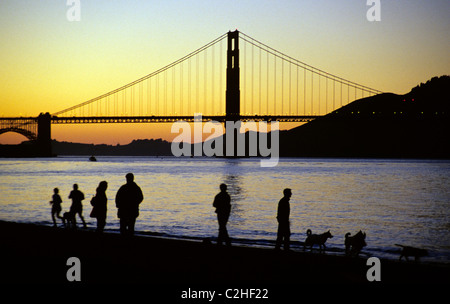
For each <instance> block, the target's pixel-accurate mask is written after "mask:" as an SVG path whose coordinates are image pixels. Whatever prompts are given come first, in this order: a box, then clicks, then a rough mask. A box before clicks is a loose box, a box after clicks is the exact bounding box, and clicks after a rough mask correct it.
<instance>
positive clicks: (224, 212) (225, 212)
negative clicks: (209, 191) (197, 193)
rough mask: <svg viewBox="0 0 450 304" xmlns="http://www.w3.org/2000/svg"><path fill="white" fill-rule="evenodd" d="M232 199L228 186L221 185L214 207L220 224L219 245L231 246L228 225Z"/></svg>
mask: <svg viewBox="0 0 450 304" xmlns="http://www.w3.org/2000/svg"><path fill="white" fill-rule="evenodd" d="M230 202H231V198H230V195H229V194H228V192H227V185H225V184H221V185H220V192H219V193H218V194H217V195H216V196H215V198H214V202H213V207H215V208H216V213H217V221H218V222H219V236H218V237H217V245H219V246H220V245H222V242H225V244H226V245H227V246H231V242H230V237H229V236H228V231H227V223H228V218H229V217H230V212H231V203H230Z"/></svg>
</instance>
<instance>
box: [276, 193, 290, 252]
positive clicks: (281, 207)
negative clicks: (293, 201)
mask: <svg viewBox="0 0 450 304" xmlns="http://www.w3.org/2000/svg"><path fill="white" fill-rule="evenodd" d="M283 195H284V196H283V197H282V198H281V200H280V202H279V203H278V211H277V221H278V233H277V240H276V242H275V249H276V250H279V249H280V247H281V244H282V243H283V244H284V250H289V243H290V237H291V228H290V224H289V216H290V213H291V207H290V205H289V200H290V198H291V196H292V190H291V189H289V188H286V189H284V190H283Z"/></svg>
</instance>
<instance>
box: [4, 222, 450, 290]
mask: <svg viewBox="0 0 450 304" xmlns="http://www.w3.org/2000/svg"><path fill="white" fill-rule="evenodd" d="M0 231H1V232H0V244H1V261H2V262H1V263H2V265H1V269H2V282H3V283H32V284H34V283H44V284H45V283H51V284H55V283H56V284H67V283H71V282H68V281H67V279H66V273H67V271H68V269H69V268H70V266H67V265H66V264H67V259H68V258H69V257H78V258H79V259H80V262H81V283H133V284H135V283H140V284H148V285H150V284H151V285H154V286H166V287H167V286H169V285H170V286H172V287H173V288H175V287H177V288H178V287H185V288H186V289H187V288H188V287H193V286H198V285H203V286H205V285H214V286H223V287H226V288H233V286H240V285H244V286H247V285H248V286H253V287H254V288H257V287H255V286H259V287H258V288H264V286H281V285H290V286H292V285H301V284H305V283H330V284H336V283H338V284H339V283H342V284H349V283H352V284H353V283H357V284H376V283H375V282H368V281H367V278H366V273H367V271H368V269H369V268H370V267H371V266H367V265H366V262H367V260H366V259H365V258H349V257H345V256H337V255H327V254H318V253H309V252H296V251H292V252H283V251H279V252H276V251H275V250H273V249H262V248H249V247H241V246H234V247H230V248H228V247H220V248H219V247H217V246H216V245H215V244H214V245H207V244H204V243H202V242H194V241H188V240H174V239H166V238H159V237H153V236H135V237H133V238H132V239H127V238H123V237H121V236H120V235H119V234H116V233H104V234H101V235H99V234H97V233H95V232H93V231H85V230H82V229H79V230H77V231H73V230H67V229H63V228H52V227H48V226H39V225H35V224H18V223H12V222H4V221H0ZM381 283H382V284H383V283H417V284H449V283H450V265H447V264H444V265H441V264H420V263H414V262H409V263H407V262H398V261H392V260H384V259H381ZM72 284H73V283H72ZM266 288H268V287H266Z"/></svg>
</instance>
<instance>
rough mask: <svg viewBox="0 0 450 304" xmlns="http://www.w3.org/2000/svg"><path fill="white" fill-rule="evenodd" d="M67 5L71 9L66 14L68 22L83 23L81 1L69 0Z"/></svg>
mask: <svg viewBox="0 0 450 304" xmlns="http://www.w3.org/2000/svg"><path fill="white" fill-rule="evenodd" d="M66 5H67V6H68V7H69V8H68V9H67V12H66V17H67V20H68V21H70V22H72V21H81V2H80V0H67V2H66Z"/></svg>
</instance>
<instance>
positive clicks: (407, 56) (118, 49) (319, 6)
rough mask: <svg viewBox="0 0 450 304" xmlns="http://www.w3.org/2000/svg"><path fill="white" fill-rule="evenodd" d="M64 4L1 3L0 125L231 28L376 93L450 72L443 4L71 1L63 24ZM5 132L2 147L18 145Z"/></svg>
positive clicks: (124, 136) (150, 133)
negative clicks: (371, 16) (372, 9)
mask: <svg viewBox="0 0 450 304" xmlns="http://www.w3.org/2000/svg"><path fill="white" fill-rule="evenodd" d="M68 9H69V7H68V6H67V5H66V1H62V0H58V1H57V0H42V1H35V0H28V1H24V0H2V1H1V2H0V41H1V44H0V58H1V65H0V116H37V115H38V114H39V113H40V112H50V113H52V112H56V111H58V110H62V109H65V108H67V107H70V106H72V105H75V104H78V103H81V102H83V101H86V100H89V99H91V98H93V97H96V96H98V95H101V94H103V93H105V92H108V91H111V90H113V89H115V88H118V87H120V86H122V85H124V84H126V83H129V82H131V81H133V80H135V79H138V78H140V77H142V76H144V75H146V74H149V73H151V72H152V71H154V70H156V69H158V68H160V67H162V66H165V65H167V64H169V63H171V62H173V61H175V60H177V59H178V58H180V57H182V56H184V55H186V54H188V53H190V52H191V51H193V50H195V49H197V48H198V47H200V46H202V45H204V44H206V43H208V42H209V41H211V40H212V39H214V38H216V37H218V36H220V35H221V34H223V33H226V32H227V31H229V30H234V29H236V28H237V29H239V30H241V31H243V32H244V33H246V34H248V35H250V36H252V37H254V38H256V39H258V40H260V41H261V42H264V43H265V44H267V45H269V46H272V47H274V48H276V49H277V50H280V51H282V52H283V53H285V54H288V55H290V56H292V57H294V58H296V59H299V60H301V61H303V62H306V63H308V64H311V65H313V66H315V67H317V68H320V69H323V70H325V71H327V72H330V73H333V74H336V75H338V76H341V77H344V78H346V79H349V80H353V81H356V82H358V83H361V84H364V85H367V86H369V87H373V88H376V89H379V90H382V91H385V92H394V93H398V94H404V93H407V92H408V91H409V90H410V89H411V88H412V87H414V86H416V85H417V84H419V83H420V82H425V81H426V80H428V79H430V78H431V77H434V76H440V75H444V74H450V56H449V54H450V35H449V33H450V18H448V13H449V12H450V1H448V0H432V1H425V0H384V1H383V0H381V21H380V22H369V21H368V20H367V19H366V13H367V10H368V9H369V6H367V5H366V1H365V0H341V1H336V0H307V1H306V0H305V1H304V0H294V1H265V0H257V1H250V0H241V1H230V0H226V1H214V0H210V1H206V0H205V1H194V0H184V1H181V0H178V1H172V0H164V1H150V0H149V1H139V0H131V1H130V0H129V1H125V0H96V1H93V0H90V1H88V0H81V21H79V22H69V21H68V20H67V18H66V12H67V10H68ZM169 130H170V125H155V124H149V125H144V126H137V125H127V126H123V125H120V126H119V125H90V126H86V125H76V126H75V125H66V126H55V125H53V126H52V135H53V138H55V139H58V140H67V141H74V142H86V143H108V144H116V143H122V144H126V143H128V142H130V141H131V140H132V139H137V138H159V137H162V138H165V139H170V138H173V136H175V135H173V136H171V135H170V134H169ZM24 139H25V138H24V137H23V136H21V135H15V134H10V133H7V134H3V135H1V136H0V142H1V143H12V142H14V141H19V142H20V141H22V140H24Z"/></svg>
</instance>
